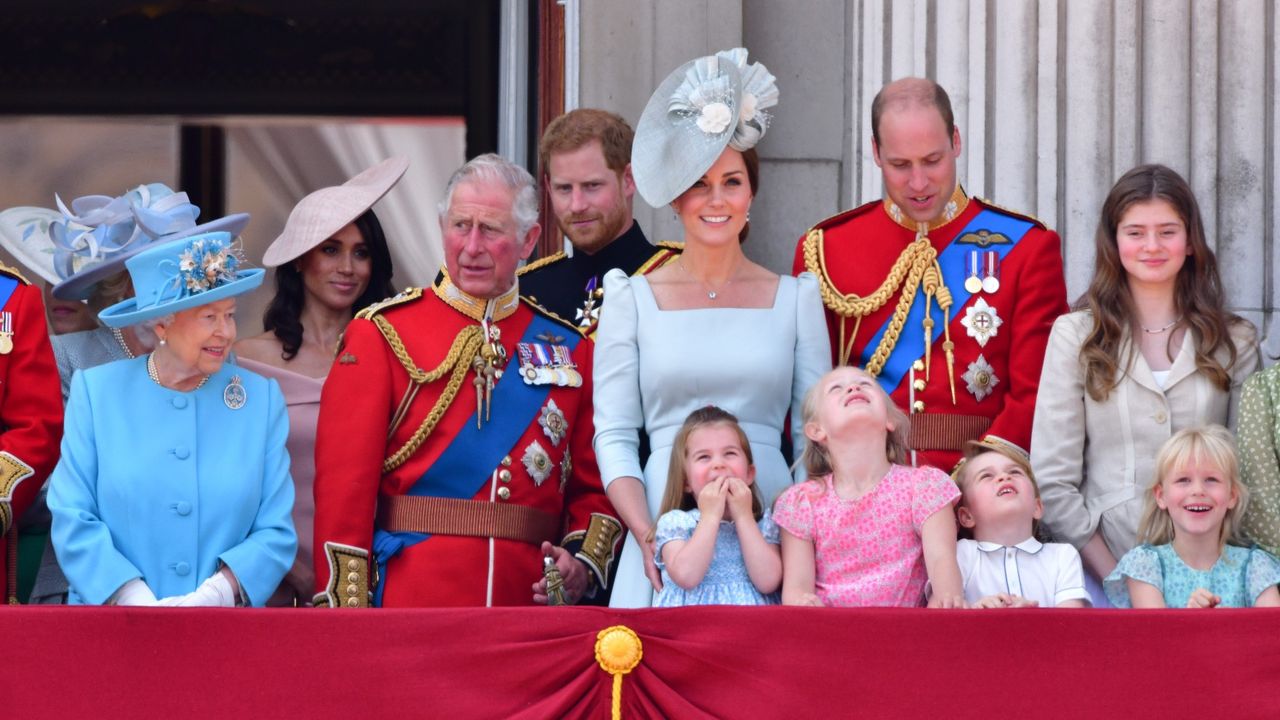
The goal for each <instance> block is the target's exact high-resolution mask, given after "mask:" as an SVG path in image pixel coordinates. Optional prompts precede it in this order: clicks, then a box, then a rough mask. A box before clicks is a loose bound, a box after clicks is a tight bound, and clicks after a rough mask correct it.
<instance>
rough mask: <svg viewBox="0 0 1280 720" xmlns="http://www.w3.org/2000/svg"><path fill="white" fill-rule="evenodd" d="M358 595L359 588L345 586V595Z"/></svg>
mask: <svg viewBox="0 0 1280 720" xmlns="http://www.w3.org/2000/svg"><path fill="white" fill-rule="evenodd" d="M359 593H360V588H359V587H358V586H356V585H348V586H347V594H348V595H352V596H355V595H358V594H359Z"/></svg>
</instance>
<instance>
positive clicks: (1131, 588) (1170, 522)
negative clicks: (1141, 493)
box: [1103, 425, 1280, 608]
mask: <svg viewBox="0 0 1280 720" xmlns="http://www.w3.org/2000/svg"><path fill="white" fill-rule="evenodd" d="M1248 501H1249V490H1248V488H1246V487H1245V486H1244V485H1242V484H1241V483H1240V478H1239V464H1238V462H1237V460H1236V453H1235V445H1234V443H1233V441H1232V438H1231V434H1230V433H1229V432H1227V429H1226V428H1224V427H1221V426H1219V425H1210V426H1208V427H1204V428H1189V429H1186V430H1182V431H1179V432H1178V433H1176V434H1175V435H1174V436H1173V437H1171V438H1169V439H1168V440H1167V441H1165V443H1164V445H1163V446H1162V447H1161V448H1160V453H1159V454H1158V455H1157V456H1156V479H1155V482H1154V483H1153V484H1152V485H1151V487H1150V488H1148V490H1147V496H1146V504H1145V508H1144V509H1143V513H1142V521H1141V523H1140V524H1139V525H1138V541H1139V542H1140V543H1142V544H1140V545H1138V546H1137V547H1135V548H1134V549H1132V550H1130V551H1129V552H1128V553H1126V554H1125V556H1124V557H1123V558H1121V559H1120V564H1119V565H1117V566H1116V569H1115V571H1113V572H1112V573H1111V574H1110V575H1108V576H1107V578H1106V580H1105V581H1104V584H1103V586H1104V588H1105V590H1106V592H1107V599H1109V600H1110V601H1111V603H1112V604H1113V605H1115V606H1116V607H1136V608H1161V607H1189V608H1212V607H1259V606H1264V605H1265V606H1280V591H1278V590H1277V589H1276V583H1277V582H1280V561H1278V560H1277V559H1276V558H1275V556H1273V555H1271V554H1270V553H1268V552H1266V551H1265V550H1262V549H1260V548H1256V547H1253V548H1251V547H1248V546H1247V543H1246V542H1245V540H1244V538H1243V536H1242V535H1241V532H1240V521H1241V518H1242V517H1243V516H1244V509H1245V506H1246V504H1247V503H1248Z"/></svg>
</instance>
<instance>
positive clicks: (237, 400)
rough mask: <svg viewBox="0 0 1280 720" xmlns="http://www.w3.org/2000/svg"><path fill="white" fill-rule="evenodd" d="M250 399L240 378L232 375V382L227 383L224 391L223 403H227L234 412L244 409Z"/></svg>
mask: <svg viewBox="0 0 1280 720" xmlns="http://www.w3.org/2000/svg"><path fill="white" fill-rule="evenodd" d="M248 399H249V396H248V394H247V393H245V391H244V385H241V384H240V376H239V375H232V376H231V382H229V383H227V386H226V387H225V388H223V389H222V402H224V403H226V405H227V407H229V408H231V409H232V410H239V409H240V408H242V407H244V404H245V401H246V400H248Z"/></svg>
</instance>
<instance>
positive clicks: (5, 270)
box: [0, 262, 31, 285]
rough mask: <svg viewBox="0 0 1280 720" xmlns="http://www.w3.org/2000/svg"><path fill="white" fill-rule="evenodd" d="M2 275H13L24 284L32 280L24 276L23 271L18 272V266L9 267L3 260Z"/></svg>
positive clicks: (0, 265) (28, 283)
mask: <svg viewBox="0 0 1280 720" xmlns="http://www.w3.org/2000/svg"><path fill="white" fill-rule="evenodd" d="M0 275H12V276H13V277H14V279H16V280H17V281H18V282H20V283H22V284H23V285H30V284H31V281H30V280H28V279H27V278H26V277H24V276H23V275H22V273H21V272H18V268H15V267H9V266H8V265H5V264H4V263H2V262H0Z"/></svg>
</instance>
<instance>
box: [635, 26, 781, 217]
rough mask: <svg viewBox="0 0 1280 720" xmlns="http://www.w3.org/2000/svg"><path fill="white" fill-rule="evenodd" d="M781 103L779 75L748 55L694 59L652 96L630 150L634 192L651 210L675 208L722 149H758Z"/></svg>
mask: <svg viewBox="0 0 1280 720" xmlns="http://www.w3.org/2000/svg"><path fill="white" fill-rule="evenodd" d="M777 102H778V88H777V85H776V83H775V79H774V76H773V75H772V74H770V73H769V71H768V70H767V69H765V67H764V66H763V65H761V64H760V63H748V62H747V51H746V49H744V48H734V49H732V50H725V51H721V52H719V53H716V54H715V55H708V56H705V57H700V58H698V59H696V60H691V61H689V62H687V63H685V64H684V65H681V66H680V67H678V68H676V69H675V70H674V71H673V72H672V73H671V74H670V75H668V76H667V78H666V79H665V80H663V81H662V83H661V84H660V85H659V86H658V89H657V90H655V91H654V92H653V96H652V97H650V98H649V102H648V104H647V105H646V106H645V108H644V112H643V113H641V115H640V122H639V123H637V124H636V135H635V141H634V143H633V144H632V148H631V173H632V176H633V177H634V178H635V182H636V189H637V190H639V191H640V196H641V197H643V198H644V199H645V202H647V203H649V204H650V205H652V206H654V207H662V206H663V205H667V204H669V203H671V201H672V200H675V199H676V198H677V197H679V196H680V195H681V194H682V193H684V191H686V190H688V189H689V188H690V187H692V186H693V184H694V183H695V182H697V180H698V178H700V177H702V176H703V175H704V174H705V173H706V172H707V170H709V169H710V168H711V166H712V165H714V164H715V162H716V159H717V158H719V157H720V154H721V153H723V152H724V150H725V148H727V147H732V148H734V149H735V150H738V151H740V152H745V151H746V150H748V149H750V148H752V147H755V145H756V143H758V142H759V141H760V138H761V137H762V136H763V135H764V132H765V130H766V129H767V128H768V121H769V115H768V114H767V113H765V112H764V110H765V109H766V108H769V107H772V106H774V105H776V104H777Z"/></svg>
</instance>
